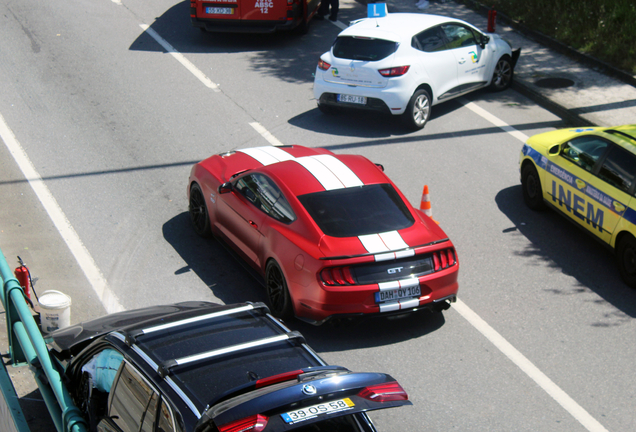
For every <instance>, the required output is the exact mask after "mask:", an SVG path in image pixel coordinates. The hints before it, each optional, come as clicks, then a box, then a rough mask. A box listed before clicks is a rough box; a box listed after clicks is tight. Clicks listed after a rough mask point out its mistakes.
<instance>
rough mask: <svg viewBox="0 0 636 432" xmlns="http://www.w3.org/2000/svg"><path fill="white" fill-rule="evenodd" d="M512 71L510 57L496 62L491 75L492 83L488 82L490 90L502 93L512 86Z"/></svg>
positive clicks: (504, 57)
mask: <svg viewBox="0 0 636 432" xmlns="http://www.w3.org/2000/svg"><path fill="white" fill-rule="evenodd" d="M513 74H514V69H513V67H512V59H511V58H510V56H507V55H505V56H503V57H501V58H500V59H499V61H497V64H496V65H495V71H494V72H493V74H492V81H491V82H490V90H492V91H496V92H499V91H503V90H505V89H507V88H508V87H510V86H511V85H512V77H513Z"/></svg>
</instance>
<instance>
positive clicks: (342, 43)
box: [333, 36, 398, 61]
mask: <svg viewBox="0 0 636 432" xmlns="http://www.w3.org/2000/svg"><path fill="white" fill-rule="evenodd" d="M397 47H398V43H397V42H393V41H389V40H385V39H371V38H361V37H352V36H340V37H338V38H337V39H336V42H335V43H334V44H333V55H334V56H336V57H338V58H343V59H349V60H368V61H378V60H382V59H383V58H386V57H388V56H390V55H391V54H393V53H394V52H395V51H396V50H397Z"/></svg>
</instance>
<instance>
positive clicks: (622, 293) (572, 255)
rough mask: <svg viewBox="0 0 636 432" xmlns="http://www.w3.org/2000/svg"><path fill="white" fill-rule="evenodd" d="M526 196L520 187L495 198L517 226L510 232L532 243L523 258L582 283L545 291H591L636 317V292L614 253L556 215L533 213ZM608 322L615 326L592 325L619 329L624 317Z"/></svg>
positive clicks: (550, 212) (566, 292)
mask: <svg viewBox="0 0 636 432" xmlns="http://www.w3.org/2000/svg"><path fill="white" fill-rule="evenodd" d="M522 195H523V194H522V192H521V185H517V186H512V187H509V188H506V189H503V190H502V191H501V192H499V193H498V194H497V196H496V197H495V202H496V203H497V206H498V207H499V210H501V211H502V213H504V214H505V215H506V216H507V217H508V218H509V219H510V220H511V221H512V223H513V225H514V227H513V228H510V230H517V231H519V232H520V233H521V234H523V235H524V236H525V237H526V238H527V239H528V240H529V241H530V243H531V244H530V245H529V246H528V247H527V248H526V249H525V250H524V251H522V252H519V254H520V255H522V256H525V257H528V258H536V259H540V260H543V261H545V262H546V263H547V264H548V265H549V266H550V267H552V268H554V269H557V270H560V271H561V272H563V273H564V274H566V275H569V276H572V277H574V278H576V280H577V281H578V286H577V287H576V288H570V287H568V288H560V287H555V286H550V287H543V288H541V289H543V291H544V292H545V293H546V294H550V295H555V296H564V295H576V294H577V293H586V292H588V291H590V290H591V291H593V292H595V293H596V294H597V295H599V296H600V297H601V298H602V299H603V301H605V302H608V303H610V304H611V305H612V306H614V307H615V308H617V309H619V310H620V311H622V312H623V313H624V314H626V315H628V316H630V317H632V318H633V317H636V290H633V289H631V288H629V287H628V286H627V285H625V284H624V283H623V281H622V280H621V278H620V275H619V273H618V268H617V266H616V262H615V258H614V255H613V253H612V251H611V250H609V249H608V248H606V247H605V246H603V244H601V243H599V242H598V241H596V240H595V239H594V238H593V237H592V236H591V235H588V234H587V233H586V232H585V231H583V230H582V229H580V228H579V227H578V226H575V225H574V224H573V223H570V222H569V221H568V220H567V219H565V217H562V216H561V215H559V214H558V213H557V212H556V211H553V210H546V211H542V212H533V211H531V210H529V209H528V208H527V207H526V206H525V204H524V202H523V198H522ZM546 300H549V297H546ZM606 318H610V320H609V322H611V323H613V324H608V323H607V322H598V323H593V324H592V325H594V326H608V325H618V324H619V323H620V322H621V317H620V316H615V317H606ZM611 318H614V319H611Z"/></svg>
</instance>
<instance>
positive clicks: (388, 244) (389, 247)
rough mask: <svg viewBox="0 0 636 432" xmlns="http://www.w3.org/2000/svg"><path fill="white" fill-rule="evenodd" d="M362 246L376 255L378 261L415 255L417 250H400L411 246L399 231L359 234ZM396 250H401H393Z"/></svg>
mask: <svg viewBox="0 0 636 432" xmlns="http://www.w3.org/2000/svg"><path fill="white" fill-rule="evenodd" d="M358 238H359V239H360V242H361V243H362V246H364V248H365V249H366V250H367V252H370V253H372V254H376V255H375V260H376V261H388V260H392V259H397V258H405V257H409V256H413V255H415V251H414V250H413V249H411V250H400V249H406V248H408V247H409V245H408V244H406V242H405V241H404V240H403V239H402V236H400V233H399V232H397V231H388V232H384V233H380V234H368V235H363V236H358ZM394 250H400V251H399V252H392V251H394Z"/></svg>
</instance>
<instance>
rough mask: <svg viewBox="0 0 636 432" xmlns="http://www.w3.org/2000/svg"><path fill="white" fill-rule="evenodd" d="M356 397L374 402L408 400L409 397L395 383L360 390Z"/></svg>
mask: <svg viewBox="0 0 636 432" xmlns="http://www.w3.org/2000/svg"><path fill="white" fill-rule="evenodd" d="M358 396H360V397H361V398H365V399H369V400H371V401H374V402H391V401H401V400H409V395H407V394H406V391H404V389H403V388H402V386H401V385H400V384H398V383H397V381H392V382H388V383H382V384H375V385H372V386H368V387H365V388H363V389H362V390H360V392H359V393H358Z"/></svg>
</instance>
